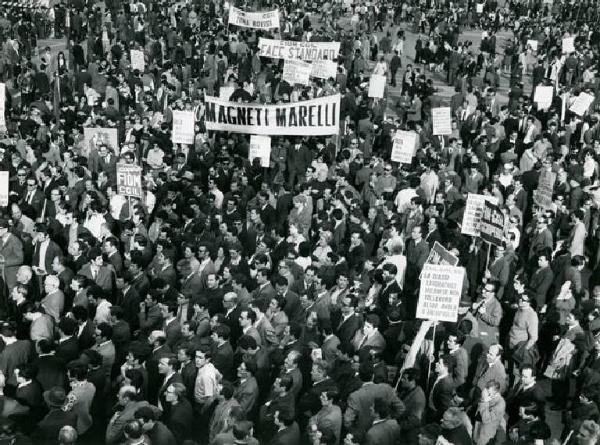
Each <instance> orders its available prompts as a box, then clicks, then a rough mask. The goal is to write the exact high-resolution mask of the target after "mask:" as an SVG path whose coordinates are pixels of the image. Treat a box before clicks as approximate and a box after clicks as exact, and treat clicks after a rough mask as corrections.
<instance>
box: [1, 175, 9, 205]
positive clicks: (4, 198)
mask: <svg viewBox="0 0 600 445" xmlns="http://www.w3.org/2000/svg"><path fill="white" fill-rule="evenodd" d="M8 178H9V174H8V172H7V171H0V206H1V207H8V193H9V188H8Z"/></svg>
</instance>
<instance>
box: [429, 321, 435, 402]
mask: <svg viewBox="0 0 600 445" xmlns="http://www.w3.org/2000/svg"><path fill="white" fill-rule="evenodd" d="M436 326H437V323H436V322H435V321H434V322H433V337H432V339H431V342H432V343H433V352H434V353H435V328H436ZM433 359H434V361H435V355H434V357H433ZM431 364H432V362H431V361H430V362H429V366H428V367H427V391H429V378H430V376H431Z"/></svg>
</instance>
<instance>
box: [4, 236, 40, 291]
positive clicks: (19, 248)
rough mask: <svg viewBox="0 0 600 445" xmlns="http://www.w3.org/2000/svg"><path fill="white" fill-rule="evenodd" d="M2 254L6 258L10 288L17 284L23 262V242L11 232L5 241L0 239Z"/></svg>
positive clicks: (5, 267) (6, 274)
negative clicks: (18, 273)
mask: <svg viewBox="0 0 600 445" xmlns="http://www.w3.org/2000/svg"><path fill="white" fill-rule="evenodd" d="M0 255H2V258H4V277H5V280H6V285H7V286H8V288H9V290H10V289H12V288H13V287H14V286H15V285H16V283H17V270H18V269H19V266H21V265H22V264H23V243H22V242H21V240H20V239H19V238H17V237H16V236H15V235H13V234H11V233H9V234H8V235H7V236H6V241H5V242H2V241H0ZM34 264H35V263H34Z"/></svg>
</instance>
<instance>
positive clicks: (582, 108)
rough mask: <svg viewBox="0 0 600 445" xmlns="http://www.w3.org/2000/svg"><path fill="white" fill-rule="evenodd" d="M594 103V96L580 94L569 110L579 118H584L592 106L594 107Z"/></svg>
mask: <svg viewBox="0 0 600 445" xmlns="http://www.w3.org/2000/svg"><path fill="white" fill-rule="evenodd" d="M592 102H594V96H592V95H591V94H588V93H584V92H581V93H579V96H577V97H576V98H575V102H573V105H571V107H570V108H569V110H570V111H572V112H573V113H575V114H577V115H579V116H583V115H584V114H585V113H586V112H587V110H588V109H589V108H590V105H592Z"/></svg>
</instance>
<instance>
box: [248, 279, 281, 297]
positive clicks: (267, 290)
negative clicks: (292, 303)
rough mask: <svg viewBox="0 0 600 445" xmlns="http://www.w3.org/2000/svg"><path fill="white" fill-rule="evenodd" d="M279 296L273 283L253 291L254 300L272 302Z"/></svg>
mask: <svg viewBox="0 0 600 445" xmlns="http://www.w3.org/2000/svg"><path fill="white" fill-rule="evenodd" d="M276 296H277V292H276V291H275V288H274V287H273V285H272V284H271V283H267V284H266V285H264V286H259V287H257V288H256V289H254V290H253V291H252V300H254V301H257V300H267V301H270V300H271V299H272V298H275V297H276Z"/></svg>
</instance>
